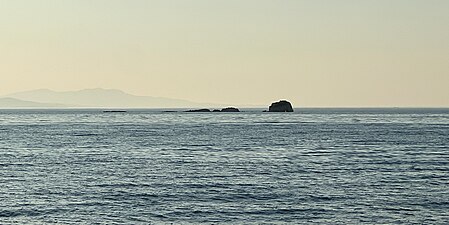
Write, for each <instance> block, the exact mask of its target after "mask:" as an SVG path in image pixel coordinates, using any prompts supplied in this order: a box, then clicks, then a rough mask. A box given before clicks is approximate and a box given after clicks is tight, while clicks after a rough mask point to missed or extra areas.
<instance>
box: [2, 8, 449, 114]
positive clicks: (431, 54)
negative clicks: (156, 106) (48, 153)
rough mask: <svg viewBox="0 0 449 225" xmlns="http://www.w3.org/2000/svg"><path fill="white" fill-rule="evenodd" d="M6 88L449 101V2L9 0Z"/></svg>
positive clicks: (233, 98)
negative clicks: (96, 89) (103, 89)
mask: <svg viewBox="0 0 449 225" xmlns="http://www.w3.org/2000/svg"><path fill="white" fill-rule="evenodd" d="M0 27H1V28H2V29H0V96H5V95H8V94H11V93H14V92H21V91H29V90H34V89H42V88H43V89H51V90H55V91H75V90H82V89H87V88H105V89H119V90H122V91H124V92H126V93H130V94H133V95H138V96H158V97H166V98H173V99H185V100H189V101H193V102H211V103H226V104H235V105H244V104H253V105H267V103H269V102H271V101H274V100H279V99H287V100H290V101H291V102H293V103H294V105H295V106H296V107H449V88H448V84H449V29H448V27H449V1H444V0H429V1H420V0H397V1H390V0H388V1H387V0H379V1H356V0H343V1H332V0H322V1H301V0H285V1H281V2H280V1H274V0H244V1H237V0H228V1H210V0H183V1H180V0H179V1H176V0H173V1H166V0H152V1H146V0H145V1H144V0H130V1H120V0H107V1H106V0H94V1H75V0H61V1H50V0H42V1H26V0H15V1H1V2H0Z"/></svg>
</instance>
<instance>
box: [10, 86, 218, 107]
mask: <svg viewBox="0 0 449 225" xmlns="http://www.w3.org/2000/svg"><path fill="white" fill-rule="evenodd" d="M7 97H11V98H16V99H20V100H24V101H32V102H51V103H57V104H64V105H66V106H71V107H125V108H139V107H142V108H188V107H204V106H218V105H217V104H207V103H196V102H191V101H187V100H181V99H171V98H159V97H149V96H136V95H131V94H128V93H125V92H123V91H120V90H115V89H101V88H95V89H84V90H79V91H64V92H58V91H52V90H48V89H39V90H32V91H25V92H18V93H14V94H10V95H8V96H7Z"/></svg>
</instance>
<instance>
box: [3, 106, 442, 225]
mask: <svg viewBox="0 0 449 225" xmlns="http://www.w3.org/2000/svg"><path fill="white" fill-rule="evenodd" d="M0 224H449V109H444V108H443V109H438V108H432V109H425V108H418V109H410V108H362V109H353V108H341V109H330V108H324V109H318V108H316V109H315V108H314V109H311V108H307V109H296V111H295V112H294V113H263V112H262V109H243V110H242V112H240V113H219V112H218V113H186V112H181V111H179V112H173V111H167V110H163V109H161V110H158V109H128V110H127V111H126V112H115V113H114V112H103V110H102V109H2V110H0Z"/></svg>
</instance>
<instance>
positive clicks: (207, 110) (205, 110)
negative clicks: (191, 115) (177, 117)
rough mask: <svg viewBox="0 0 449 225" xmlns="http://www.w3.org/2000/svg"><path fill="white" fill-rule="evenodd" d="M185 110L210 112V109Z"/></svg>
mask: <svg viewBox="0 0 449 225" xmlns="http://www.w3.org/2000/svg"><path fill="white" fill-rule="evenodd" d="M184 112H210V109H192V110H187V111H184Z"/></svg>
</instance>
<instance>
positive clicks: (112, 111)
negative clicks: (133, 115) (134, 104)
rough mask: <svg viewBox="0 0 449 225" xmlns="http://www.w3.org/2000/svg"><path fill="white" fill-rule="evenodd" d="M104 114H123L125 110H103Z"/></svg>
mask: <svg viewBox="0 0 449 225" xmlns="http://www.w3.org/2000/svg"><path fill="white" fill-rule="evenodd" d="M103 112H105V113H124V112H126V110H103Z"/></svg>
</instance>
